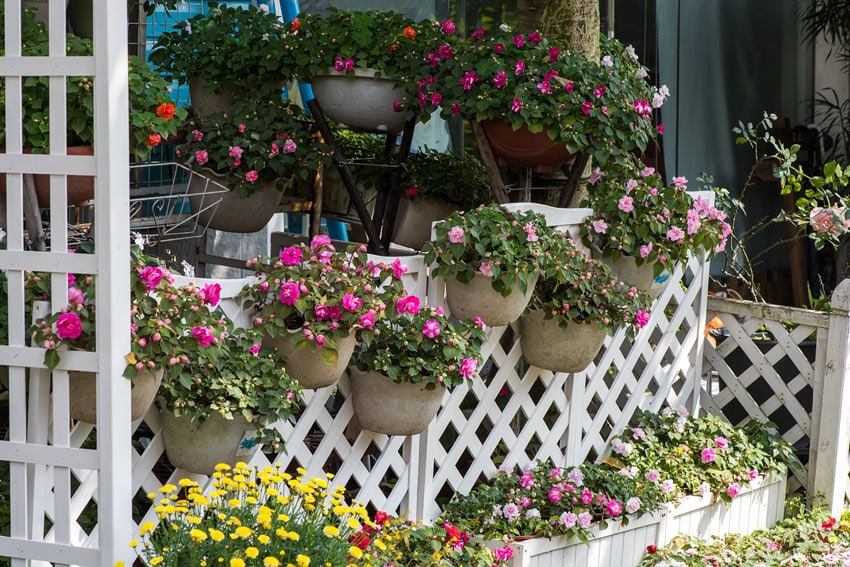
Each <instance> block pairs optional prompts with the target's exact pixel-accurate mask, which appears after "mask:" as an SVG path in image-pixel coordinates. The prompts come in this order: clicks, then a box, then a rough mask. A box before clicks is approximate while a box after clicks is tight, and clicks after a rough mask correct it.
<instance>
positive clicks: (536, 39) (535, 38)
mask: <svg viewBox="0 0 850 567" xmlns="http://www.w3.org/2000/svg"><path fill="white" fill-rule="evenodd" d="M528 41H530V42H531V43H533V44H535V45H537V44H538V43H540V42H541V41H543V36H542V35H540V34H539V33H537V32H531V33H530V34H528Z"/></svg>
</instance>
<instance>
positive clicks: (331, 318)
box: [242, 235, 403, 388]
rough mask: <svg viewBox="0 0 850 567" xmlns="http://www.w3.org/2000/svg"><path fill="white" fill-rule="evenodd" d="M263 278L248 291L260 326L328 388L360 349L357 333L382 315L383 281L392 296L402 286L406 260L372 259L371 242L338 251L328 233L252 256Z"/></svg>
mask: <svg viewBox="0 0 850 567" xmlns="http://www.w3.org/2000/svg"><path fill="white" fill-rule="evenodd" d="M247 265H248V268H250V269H253V270H255V271H256V274H257V276H259V277H258V281H257V283H255V284H254V285H250V286H247V287H246V288H245V289H244V290H243V292H242V295H243V296H244V297H245V299H246V302H245V306H246V308H248V309H250V310H251V313H252V314H253V322H254V328H256V329H260V330H262V332H263V333H264V344H266V345H267V346H268V347H269V348H274V349H275V350H276V351H277V352H278V353H279V354H280V355H282V358H283V360H285V364H286V368H287V370H288V371H289V372H290V374H291V375H292V376H294V377H295V378H297V379H298V381H299V382H300V383H301V385H302V386H303V387H305V388H324V387H326V386H331V385H333V384H335V383H336V381H337V380H339V377H340V375H342V373H343V372H344V371H345V368H346V367H347V366H348V361H349V359H350V358H351V354H352V352H353V351H354V346H355V341H356V337H355V331H356V330H357V329H360V328H364V329H371V328H373V327H374V326H375V325H376V324H377V322H378V321H379V320H380V319H381V318H382V317H383V316H384V303H383V301H384V298H383V297H381V296H379V295H378V292H379V286H380V285H381V284H384V285H386V286H387V287H386V288H385V290H384V293H385V294H387V295H386V297H388V298H389V300H390V301H391V297H392V296H393V295H392V294H398V293H399V292H400V288H401V275H402V273H403V272H402V268H401V266H400V263H397V264H396V265H395V266H389V265H385V264H380V263H374V262H372V261H370V260H369V259H368V257H367V254H366V251H365V247H364V246H362V245H352V246H350V247H348V248H347V249H345V250H336V249H335V247H334V246H333V244H331V241H330V239H329V238H328V237H327V236H324V235H318V236H315V237H313V239H312V241H311V242H310V245H309V246H308V245H306V244H299V245H294V246H287V247H285V248H283V249H282V250H281V252H280V255H279V257H278V258H274V259H272V258H269V257H265V256H258V257H256V258H253V259H251V260H249V261H248V264H247Z"/></svg>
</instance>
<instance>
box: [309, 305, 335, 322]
mask: <svg viewBox="0 0 850 567" xmlns="http://www.w3.org/2000/svg"><path fill="white" fill-rule="evenodd" d="M313 313H314V314H315V315H316V320H317V321H325V320H327V319H330V318H331V308H330V307H328V306H327V305H325V304H324V303H318V304H316V305H315V306H314V307H313Z"/></svg>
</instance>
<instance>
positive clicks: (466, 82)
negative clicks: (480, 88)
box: [460, 71, 478, 91]
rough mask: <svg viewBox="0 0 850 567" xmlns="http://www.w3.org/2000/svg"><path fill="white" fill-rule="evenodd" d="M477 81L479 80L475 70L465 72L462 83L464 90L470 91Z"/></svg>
mask: <svg viewBox="0 0 850 567" xmlns="http://www.w3.org/2000/svg"><path fill="white" fill-rule="evenodd" d="M476 81H478V76H477V75H476V74H475V71H467V72H465V73H464V74H463V78H462V79H461V80H460V84H461V85H463V90H465V91H468V90H469V89H471V88H472V85H473V84H475V82H476Z"/></svg>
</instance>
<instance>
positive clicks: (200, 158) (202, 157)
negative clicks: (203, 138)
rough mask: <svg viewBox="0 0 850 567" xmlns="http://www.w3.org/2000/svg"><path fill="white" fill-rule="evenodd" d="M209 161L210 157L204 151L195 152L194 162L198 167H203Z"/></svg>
mask: <svg viewBox="0 0 850 567" xmlns="http://www.w3.org/2000/svg"><path fill="white" fill-rule="evenodd" d="M209 160H210V155H209V154H208V153H207V151H206V150H198V151H196V152H195V161H196V162H198V165H204V164H205V163H207V162H208V161H209Z"/></svg>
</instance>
